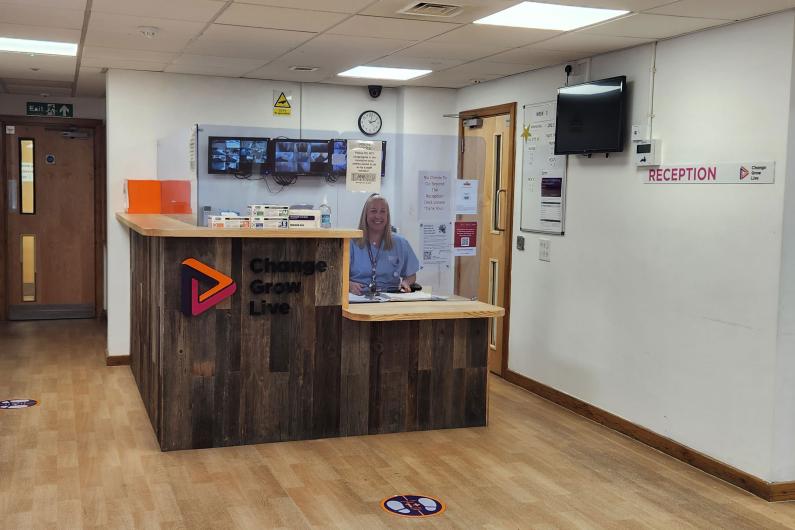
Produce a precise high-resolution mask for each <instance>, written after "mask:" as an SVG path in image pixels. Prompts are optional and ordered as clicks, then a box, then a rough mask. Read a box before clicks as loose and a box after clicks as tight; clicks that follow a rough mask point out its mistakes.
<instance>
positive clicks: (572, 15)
mask: <svg viewBox="0 0 795 530" xmlns="http://www.w3.org/2000/svg"><path fill="white" fill-rule="evenodd" d="M627 13H629V11H621V10H617V9H597V8H594V7H577V6H561V5H557V4H539V3H538V2H522V3H521V4H517V5H515V6H513V7H509V8H508V9H503V10H502V11H500V12H498V13H494V14H493V15H489V16H487V17H484V18H481V19H480V20H476V21H475V24H489V25H492V26H510V27H514V28H532V29H551V30H559V31H569V30H572V29H577V28H582V27H584V26H590V25H591V24H596V23H597V22H604V21H605V20H610V19H611V18H616V17H620V16H621V15H626V14H627Z"/></svg>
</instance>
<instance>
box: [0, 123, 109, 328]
mask: <svg viewBox="0 0 795 530" xmlns="http://www.w3.org/2000/svg"><path fill="white" fill-rule="evenodd" d="M0 122H2V127H3V133H4V134H3V169H4V171H3V173H4V178H3V179H2V180H3V183H2V186H0V187H2V188H4V189H3V190H2V191H3V206H4V208H3V210H4V213H5V215H4V216H3V221H4V222H3V224H4V226H2V235H3V236H4V237H3V240H4V241H3V248H4V252H3V259H2V261H3V263H2V265H0V267H2V271H0V272H2V273H3V275H2V277H3V278H4V279H5V281H4V282H3V283H4V285H5V289H3V290H2V291H0V302H2V313H3V314H2V315H0V318H5V319H8V320H41V319H62V318H94V317H96V316H98V314H99V313H100V311H98V308H99V309H100V310H101V309H102V282H103V278H102V275H103V273H102V271H103V261H104V260H103V252H102V249H103V246H104V230H102V228H101V226H100V225H102V224H103V222H104V214H102V213H101V212H104V207H103V205H104V171H102V170H99V171H98V169H99V168H104V163H98V162H99V160H98V157H97V154H98V152H101V150H102V146H104V127H102V125H101V122H98V121H97V120H70V121H66V120H63V121H58V120H47V121H43V122H37V121H35V120H32V119H22V118H14V117H8V118H0ZM97 131H100V132H101V134H102V136H103V137H102V138H97V136H98V134H97ZM99 179H101V180H102V182H101V183H100V182H98V180H99ZM98 192H99V193H102V194H103V195H100V196H98ZM98 199H99V200H98ZM98 214H99V215H101V217H98Z"/></svg>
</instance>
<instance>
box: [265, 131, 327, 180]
mask: <svg viewBox="0 0 795 530" xmlns="http://www.w3.org/2000/svg"><path fill="white" fill-rule="evenodd" d="M273 160H274V173H275V174H277V175H299V176H301V175H305V176H325V175H328V174H329V171H330V168H329V141H328V140H291V139H284V140H275V141H274V152H273Z"/></svg>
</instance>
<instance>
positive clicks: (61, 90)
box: [5, 81, 72, 97]
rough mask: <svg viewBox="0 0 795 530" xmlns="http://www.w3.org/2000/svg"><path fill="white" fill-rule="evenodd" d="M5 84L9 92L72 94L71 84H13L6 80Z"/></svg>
mask: <svg viewBox="0 0 795 530" xmlns="http://www.w3.org/2000/svg"><path fill="white" fill-rule="evenodd" d="M5 86H6V88H7V89H8V93H9V94H30V95H31V96H39V97H50V96H59V97H69V96H71V95H72V87H71V85H70V86H68V87H52V86H43V85H37V84H14V83H9V82H8V81H6V82H5ZM42 94H46V96H42Z"/></svg>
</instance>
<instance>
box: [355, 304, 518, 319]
mask: <svg viewBox="0 0 795 530" xmlns="http://www.w3.org/2000/svg"><path fill="white" fill-rule="evenodd" d="M342 315H343V316H344V317H345V318H348V319H350V320H359V321H363V322H373V321H379V320H445V319H454V318H489V317H501V316H504V315H505V309H503V308H502V307H497V306H494V305H490V304H486V303H484V302H477V301H472V300H448V301H444V302H382V303H372V304H350V305H349V306H348V307H347V308H345V307H344V308H343V309H342Z"/></svg>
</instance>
